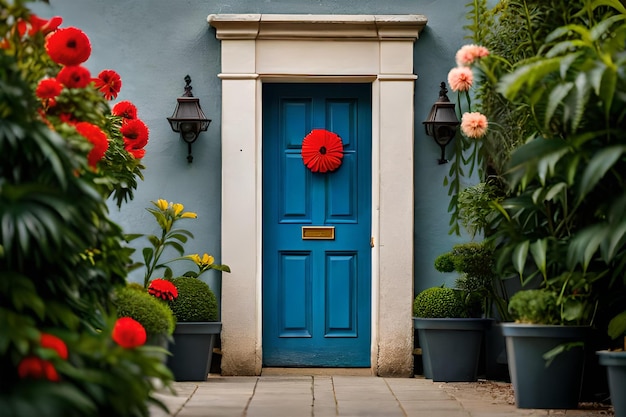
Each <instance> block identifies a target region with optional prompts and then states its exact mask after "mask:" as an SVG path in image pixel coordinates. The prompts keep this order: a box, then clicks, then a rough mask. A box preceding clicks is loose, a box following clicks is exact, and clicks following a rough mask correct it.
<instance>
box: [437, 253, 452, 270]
mask: <svg viewBox="0 0 626 417" xmlns="http://www.w3.org/2000/svg"><path fill="white" fill-rule="evenodd" d="M435 269H436V270H437V271H439V272H454V258H453V256H452V252H446V253H442V254H441V255H439V256H437V258H435Z"/></svg>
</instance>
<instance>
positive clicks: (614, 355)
mask: <svg viewBox="0 0 626 417" xmlns="http://www.w3.org/2000/svg"><path fill="white" fill-rule="evenodd" d="M608 334H609V336H610V337H611V339H613V340H614V341H617V342H618V344H616V346H615V347H614V348H613V349H611V350H602V351H598V352H596V353H597V354H598V356H599V357H600V364H601V365H604V366H606V368H607V374H608V379H609V390H610V393H611V402H612V403H613V408H614V409H615V417H626V397H625V396H624V392H626V311H623V312H621V313H620V314H618V315H616V316H615V317H613V318H612V319H611V321H610V322H609V326H608Z"/></svg>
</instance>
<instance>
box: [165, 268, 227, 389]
mask: <svg viewBox="0 0 626 417" xmlns="http://www.w3.org/2000/svg"><path fill="white" fill-rule="evenodd" d="M171 282H172V283H173V284H174V285H175V286H176V289H177V290H178V297H176V298H175V299H173V300H172V301H170V302H169V305H170V307H171V309H172V311H173V312H174V316H175V317H176V329H175V330H174V340H173V342H172V343H171V344H170V346H169V349H170V353H171V356H170V357H169V358H168V361H167V364H168V366H169V368H170V369H171V370H172V373H173V374H174V379H175V380H176V381H205V380H206V379H207V376H208V374H209V370H210V369H211V358H212V353H213V347H214V346H215V341H216V338H217V336H218V335H219V334H220V331H221V330H222V323H221V322H219V321H218V307H217V299H216V297H215V294H214V293H213V291H212V290H211V288H210V287H209V286H208V285H207V284H206V283H205V282H204V281H201V280H200V279H198V278H195V277H191V276H183V277H177V278H172V279H171Z"/></svg>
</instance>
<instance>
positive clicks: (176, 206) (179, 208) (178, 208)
mask: <svg viewBox="0 0 626 417" xmlns="http://www.w3.org/2000/svg"><path fill="white" fill-rule="evenodd" d="M172 209H173V210H174V217H178V215H179V214H180V213H182V211H183V210H184V209H185V206H183V205H182V204H180V203H174V204H172Z"/></svg>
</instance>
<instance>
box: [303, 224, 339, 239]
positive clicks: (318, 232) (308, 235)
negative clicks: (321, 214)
mask: <svg viewBox="0 0 626 417" xmlns="http://www.w3.org/2000/svg"><path fill="white" fill-rule="evenodd" d="M308 239H326V240H335V226H302V240H308Z"/></svg>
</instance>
